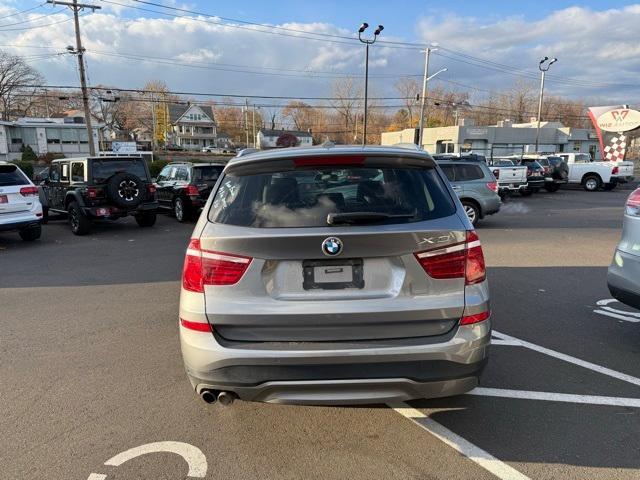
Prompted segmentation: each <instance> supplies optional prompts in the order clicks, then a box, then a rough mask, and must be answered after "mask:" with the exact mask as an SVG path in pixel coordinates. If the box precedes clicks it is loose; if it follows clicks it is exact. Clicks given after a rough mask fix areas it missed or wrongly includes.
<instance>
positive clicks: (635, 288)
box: [607, 188, 640, 309]
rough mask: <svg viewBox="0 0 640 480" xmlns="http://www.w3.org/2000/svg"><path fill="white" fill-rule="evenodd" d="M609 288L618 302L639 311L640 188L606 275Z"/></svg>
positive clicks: (629, 201)
mask: <svg viewBox="0 0 640 480" xmlns="http://www.w3.org/2000/svg"><path fill="white" fill-rule="evenodd" d="M607 285H608V287H609V291H610V292H611V295H613V297H614V298H615V299H616V300H618V301H620V302H622V303H624V304H626V305H629V306H631V307H634V308H639V309H640V188H639V189H637V190H635V191H634V192H633V193H631V195H629V198H628V199H627V203H626V206H625V213H624V219H623V222H622V239H621V240H620V243H618V246H617V247H616V252H615V254H614V256H613V261H612V262H611V266H610V267H609V271H608V273H607Z"/></svg>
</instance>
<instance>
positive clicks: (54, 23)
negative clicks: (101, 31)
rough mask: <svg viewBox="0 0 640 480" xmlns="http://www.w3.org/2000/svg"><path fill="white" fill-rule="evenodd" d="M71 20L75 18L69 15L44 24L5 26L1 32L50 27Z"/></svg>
mask: <svg viewBox="0 0 640 480" xmlns="http://www.w3.org/2000/svg"><path fill="white" fill-rule="evenodd" d="M71 20H73V18H72V17H69V18H65V19H64V20H59V21H57V22H51V23H45V24H44V25H34V26H32V27H23V28H5V29H0V33H1V32H18V31H23V30H35V29H37V28H44V27H50V26H51V25H59V24H61V23H65V22H70V21H71Z"/></svg>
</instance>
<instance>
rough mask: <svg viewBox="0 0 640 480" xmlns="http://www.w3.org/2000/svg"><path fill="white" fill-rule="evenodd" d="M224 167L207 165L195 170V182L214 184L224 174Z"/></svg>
mask: <svg viewBox="0 0 640 480" xmlns="http://www.w3.org/2000/svg"><path fill="white" fill-rule="evenodd" d="M223 168H224V167H223V166H222V165H207V166H206V167H205V166H202V167H194V168H193V180H194V181H196V182H214V181H216V180H218V177H220V174H221V173H222V169H223Z"/></svg>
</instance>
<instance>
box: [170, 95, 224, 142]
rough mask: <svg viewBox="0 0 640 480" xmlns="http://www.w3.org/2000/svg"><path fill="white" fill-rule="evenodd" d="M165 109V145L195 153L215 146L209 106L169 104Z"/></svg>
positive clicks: (212, 119)
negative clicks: (166, 109) (166, 122)
mask: <svg viewBox="0 0 640 480" xmlns="http://www.w3.org/2000/svg"><path fill="white" fill-rule="evenodd" d="M167 108H168V113H169V132H168V134H167V139H166V141H167V144H172V145H176V146H179V147H182V148H183V149H185V150H195V151H200V150H202V148H203V147H209V146H216V141H217V138H218V135H217V126H216V122H215V118H214V115H213V109H212V108H211V106H209V105H192V104H184V105H183V104H178V103H171V104H169V105H168V106H167Z"/></svg>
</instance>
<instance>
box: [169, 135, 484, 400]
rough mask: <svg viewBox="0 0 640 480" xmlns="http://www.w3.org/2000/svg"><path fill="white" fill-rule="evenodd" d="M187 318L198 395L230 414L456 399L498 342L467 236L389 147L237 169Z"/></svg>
mask: <svg viewBox="0 0 640 480" xmlns="http://www.w3.org/2000/svg"><path fill="white" fill-rule="evenodd" d="M303 173H304V175H302V174H303ZM300 176H304V177H305V178H307V179H309V178H312V179H318V180H317V182H316V185H315V188H300V186H299V185H298V181H297V179H296V177H300ZM327 179H332V180H331V181H329V182H326V181H325V180H327ZM485 188H486V187H485ZM179 318H180V321H179V323H180V327H179V330H180V341H181V347H182V355H183V359H184V363H185V367H186V372H187V375H188V377H189V379H190V381H191V384H192V385H193V387H194V389H195V390H196V392H197V393H198V394H200V395H201V397H202V398H203V399H204V400H205V401H206V402H209V403H213V402H215V401H216V400H217V401H219V402H221V403H223V404H228V403H230V402H231V401H232V400H233V399H234V398H235V397H239V398H240V399H244V400H251V401H264V402H274V403H285V402H286V403H302V404H320V403H330V404H331V403H371V402H375V403H381V402H382V403H384V402H388V401H404V400H409V399H412V398H425V397H441V396H449V395H456V394H460V393H463V392H466V391H468V390H469V389H472V388H474V387H475V386H476V385H477V384H478V376H479V375H480V372H481V371H482V369H483V368H484V365H485V362H486V360H487V355H488V347H489V341H490V335H491V326H490V319H489V318H490V309H489V290H488V285H487V280H486V273H485V266H484V259H483V254H482V248H481V246H480V241H479V239H478V236H477V234H476V232H475V231H474V230H473V226H472V225H471V222H470V221H469V219H468V218H467V216H466V215H465V212H464V210H463V208H462V205H461V204H460V201H459V200H458V199H457V197H456V195H455V194H454V192H453V190H452V189H451V187H450V185H449V182H447V180H446V178H445V177H444V175H443V174H442V172H441V171H440V169H439V168H437V165H436V163H435V162H434V161H433V159H432V158H431V157H430V156H429V155H428V154H427V153H425V152H422V151H419V150H408V149H403V148H393V147H332V148H325V147H315V148H287V149H277V150H269V151H266V152H260V153H253V154H250V155H246V156H242V157H236V158H234V159H232V160H230V161H229V163H228V164H227V165H226V167H225V169H224V171H223V173H222V179H221V180H220V181H219V182H218V183H217V185H216V187H215V190H214V192H213V193H212V195H211V197H210V198H209V200H208V203H207V205H206V206H205V208H204V211H203V214H202V215H201V216H200V220H199V221H198V223H197V225H196V227H195V229H194V232H193V235H192V238H191V240H190V242H189V246H188V249H187V253H186V258H185V263H184V270H183V276H182V291H181V295H180V310H179Z"/></svg>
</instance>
